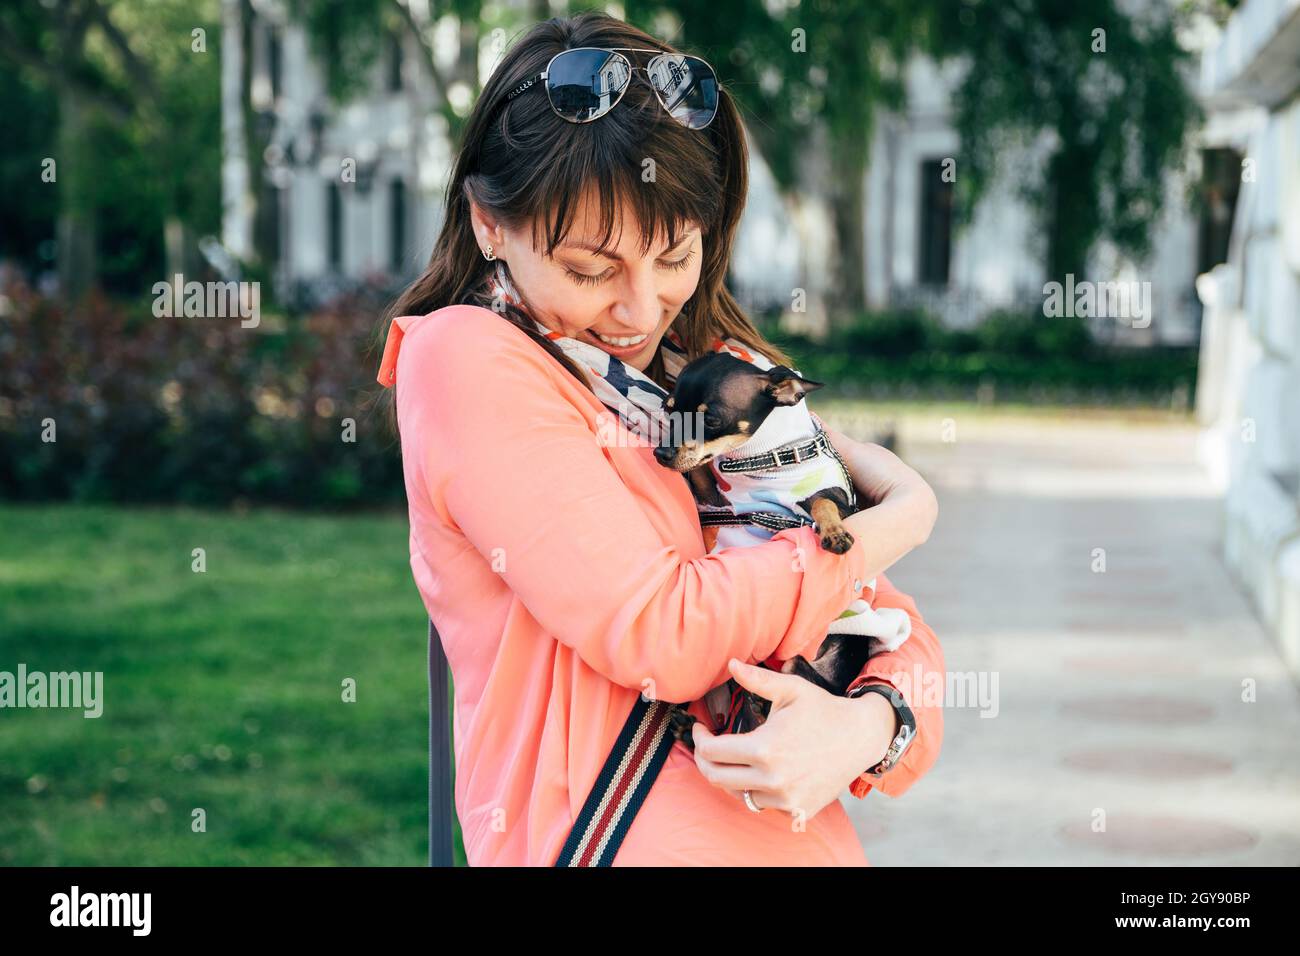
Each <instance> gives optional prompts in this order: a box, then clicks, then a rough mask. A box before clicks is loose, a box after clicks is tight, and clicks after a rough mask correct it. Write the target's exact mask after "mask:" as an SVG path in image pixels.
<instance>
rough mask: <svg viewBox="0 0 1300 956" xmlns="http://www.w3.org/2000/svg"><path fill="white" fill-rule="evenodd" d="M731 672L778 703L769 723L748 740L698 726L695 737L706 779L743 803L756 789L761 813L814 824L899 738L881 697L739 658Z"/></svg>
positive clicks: (755, 798)
mask: <svg viewBox="0 0 1300 956" xmlns="http://www.w3.org/2000/svg"><path fill="white" fill-rule="evenodd" d="M730 669H731V676H732V677H734V678H735V679H736V681H737V683H739V684H740V685H741V686H743V687H745V688H746V689H747V690H751V691H753V692H754V693H755V694H758V695H759V696H760V697H765V698H767V699H768V700H770V701H771V702H772V709H771V711H770V712H769V714H768V717H767V721H766V722H765V723H763V724H762V725H761V726H760V727H758V728H757V729H756V730H752V731H750V732H749V733H745V734H724V735H722V736H717V735H715V734H713V733H712V732H710V730H709V728H708V727H707V726H705V725H704V724H703V723H702V722H699V721H697V722H696V723H695V725H694V728H693V730H694V744H695V763H696V766H698V767H699V768H700V773H702V774H703V775H704V778H705V779H706V780H708V781H709V782H710V783H712V784H713V785H714V786H717V787H722V788H723V789H724V790H726V791H727V792H728V793H730V794H731V795H732V796H733V797H735V798H736V799H737V800H741V799H743V797H742V795H741V791H743V790H749V791H750V799H752V800H753V801H754V803H755V805H757V806H758V807H760V808H762V809H768V808H772V809H777V810H785V811H787V812H789V813H791V814H794V815H795V816H796V818H797V819H802V820H804V821H807V820H810V819H811V818H812V817H814V816H815V815H816V814H817V813H818V812H819V811H820V810H821V809H822V808H823V807H825V806H827V805H828V804H829V803H831V801H833V800H835V799H837V798H838V797H839V795H840V793H841V792H842V791H843V790H844V788H845V787H847V786H848V785H849V784H850V783H851V782H852V781H853V780H854V779H856V778H857V777H858V776H860V775H861V774H862V772H863V771H865V770H866V769H867V768H869V767H873V766H875V765H876V764H877V763H879V762H880V760H881V758H883V757H884V755H885V752H886V751H887V750H888V749H889V744H890V741H892V740H893V739H894V735H895V734H896V733H897V732H898V717H897V715H896V714H895V713H894V709H893V707H891V706H890V704H889V701H888V699H887V698H885V697H884V696H883V695H881V694H866V695H864V696H863V697H859V698H855V699H852V700H850V699H849V698H847V697H836V696H834V695H833V694H828V693H827V692H826V691H824V690H822V689H821V688H820V687H818V686H817V685H816V684H814V683H812V682H811V681H808V680H806V679H804V678H802V677H796V676H795V675H793V674H782V673H779V672H778V671H773V670H769V669H767V668H766V667H757V666H755V665H753V664H745V663H742V662H741V661H738V660H736V659H735V658H732V660H731V662H730Z"/></svg>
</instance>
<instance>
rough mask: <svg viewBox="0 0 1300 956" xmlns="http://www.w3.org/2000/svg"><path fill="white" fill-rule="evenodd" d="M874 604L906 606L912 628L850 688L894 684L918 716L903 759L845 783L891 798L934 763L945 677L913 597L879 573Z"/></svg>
mask: <svg viewBox="0 0 1300 956" xmlns="http://www.w3.org/2000/svg"><path fill="white" fill-rule="evenodd" d="M872 605H873V606H874V607H877V608H881V607H896V608H901V609H902V610H904V611H906V612H907V616H908V617H910V618H911V619H912V633H911V634H910V635H909V636H908V638H907V640H906V641H904V642H903V643H902V644H901V645H899V647H898V648H897V650H893V651H883V652H881V653H879V654H873V655H871V658H870V659H869V660H868V661H867V666H866V667H865V668H863V670H862V673H861V674H860V675H859V676H858V677H857V678H856V679H854V681H853V683H851V684H850V685H849V687H848V690H852V689H853V688H855V687H857V686H858V685H860V684H876V683H881V684H887V685H888V686H890V687H893V688H894V689H895V690H896V691H898V692H899V693H900V694H902V695H903V699H904V700H905V701H906V702H907V706H908V707H909V708H910V709H911V711H912V716H913V717H915V718H916V736H915V737H914V738H913V739H912V742H911V743H910V744H909V745H908V747H907V750H905V751H904V752H903V756H902V758H901V759H900V760H899V761H898V763H897V764H895V765H894V766H893V767H891V768H890V769H889V770H887V771H885V772H884V773H883V774H881V775H880V776H878V777H876V776H872V775H871V774H868V773H863V774H862V775H861V776H859V777H858V778H857V779H855V780H854V781H853V782H852V783H851V784H849V792H850V793H852V794H853V796H855V797H858V798H859V799H860V798H862V797H865V796H866V795H867V794H868V793H870V792H871V790H872V789H873V788H874V789H876V790H879V791H880V792H881V793H886V794H889V796H891V797H897V796H901V795H902V794H904V793H906V792H907V790H908V789H909V788H910V787H911V786H912V784H914V783H916V781H917V780H918V779H919V778H920V777H921V775H922V774H924V773H925V772H926V771H927V770H929V769H930V767H931V766H933V765H934V762H935V760H937V759H938V757H939V748H940V746H941V745H942V744H943V690H944V687H945V686H946V681H945V679H944V677H945V671H944V661H943V648H942V647H940V646H939V639H938V638H937V637H935V634H934V631H932V630H931V629H930V627H929V625H927V624H926V623H925V621H923V620H921V615H920V613H919V612H918V611H917V610H916V602H915V601H913V600H912V598H911V597H909V596H908V595H906V594H904V593H903V592H902V591H900V590H898V589H897V588H896V587H894V586H893V585H892V584H891V583H890V582H889V579H888V578H887V577H885V576H884V575H883V574H881V575H878V576H877V578H876V593H875V600H874V601H873V602H872ZM846 692H847V691H846Z"/></svg>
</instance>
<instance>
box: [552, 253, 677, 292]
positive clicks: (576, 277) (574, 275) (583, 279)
mask: <svg viewBox="0 0 1300 956" xmlns="http://www.w3.org/2000/svg"><path fill="white" fill-rule="evenodd" d="M694 257H695V250H694V249H692V250H691V251H690V252H688V253H687V254H686V255H684V256H682V258H680V259H677V260H674V261H672V262H668V261H666V260H663V259H661V260H660V261H659V265H660V266H661V267H662V268H664V269H672V270H673V271H675V272H681V271H682V270H683V269H685V268H686V267H687V266H689V265H690V264H691V259H693V258H694ZM564 271H565V274H567V275H568V277H569V278H570V279H572V280H573V281H574V282H576V283H578V284H579V285H600V284H601V283H602V282H608V281H609V279H610V278H612V277H613V275H614V272H615V270H614V269H606V270H605V271H604V272H600V273H597V274H596V275H588V274H587V273H585V272H578V271H577V270H575V269H570V268H569V267H568V266H565V267H564Z"/></svg>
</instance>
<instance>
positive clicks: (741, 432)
mask: <svg viewBox="0 0 1300 956" xmlns="http://www.w3.org/2000/svg"><path fill="white" fill-rule="evenodd" d="M822 384H823V383H822V382H814V381H811V380H810V379H806V378H803V377H801V376H800V375H799V373H798V372H796V371H794V369H791V368H787V367H786V366H784V365H777V366H775V367H774V368H771V369H768V370H767V371H764V370H763V369H760V368H757V367H755V366H753V365H751V364H750V363H749V362H746V361H744V360H742V359H739V358H736V356H734V355H731V354H729V353H727V352H712V353H710V354H708V355H704V356H701V357H700V358H697V359H696V360H695V361H693V362H691V363H689V364H688V365H687V366H686V367H685V368H683V369H682V371H681V374H680V375H678V376H677V382H676V384H675V386H674V388H673V394H672V396H671V397H670V398H669V399H668V403H667V405H666V407H665V411H666V412H667V417H668V430H667V433H666V434H665V435H663V436H661V438H662V440H661V442H660V444H659V447H658V448H656V449H655V458H656V460H658V462H659V463H660V464H661V465H663V466H664V467H666V468H671V469H673V470H674V471H683V472H684V471H690V470H691V469H693V468H698V467H699V466H700V465H703V464H705V463H706V462H708V461H710V460H711V459H713V458H714V457H716V456H717V455H724V454H726V453H727V452H729V451H731V450H732V449H734V448H739V447H740V446H741V445H743V444H745V442H747V441H749V439H750V438H751V437H752V436H753V434H754V433H755V432H756V431H758V429H759V428H760V427H761V426H762V424H763V422H764V421H766V420H767V417H768V415H770V414H771V413H772V410H773V409H775V408H776V407H777V406H780V405H796V404H798V403H799V402H801V401H802V400H803V397H804V395H806V394H807V393H808V392H811V391H813V390H814V389H818V388H821V387H822Z"/></svg>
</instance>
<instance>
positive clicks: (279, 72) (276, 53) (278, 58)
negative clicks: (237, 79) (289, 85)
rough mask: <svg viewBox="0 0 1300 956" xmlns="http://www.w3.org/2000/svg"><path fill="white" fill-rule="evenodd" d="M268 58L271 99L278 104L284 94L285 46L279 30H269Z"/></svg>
mask: <svg viewBox="0 0 1300 956" xmlns="http://www.w3.org/2000/svg"><path fill="white" fill-rule="evenodd" d="M267 60H268V64H267V67H268V72H270V74H271V100H272V102H274V103H277V104H278V103H279V102H280V97H281V96H282V95H284V46H283V43H282V41H281V39H280V31H279V30H274V29H273V30H271V31H269V36H268V38H267Z"/></svg>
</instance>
